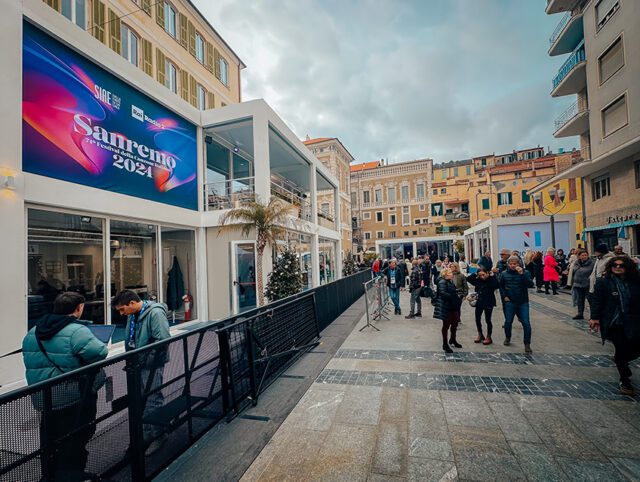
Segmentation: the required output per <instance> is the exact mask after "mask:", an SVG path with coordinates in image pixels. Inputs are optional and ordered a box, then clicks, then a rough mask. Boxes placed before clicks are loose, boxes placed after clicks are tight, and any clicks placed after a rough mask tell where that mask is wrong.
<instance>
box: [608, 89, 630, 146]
mask: <svg viewBox="0 0 640 482" xmlns="http://www.w3.org/2000/svg"><path fill="white" fill-rule="evenodd" d="M628 123H629V117H628V115H627V96H626V95H623V96H621V97H619V98H618V99H616V100H615V101H614V102H612V103H611V104H610V105H609V106H608V107H605V108H604V109H603V110H602V136H603V137H606V136H608V135H609V134H612V133H614V132H615V131H617V130H618V129H621V128H622V127H624V126H626V125H627V124H628Z"/></svg>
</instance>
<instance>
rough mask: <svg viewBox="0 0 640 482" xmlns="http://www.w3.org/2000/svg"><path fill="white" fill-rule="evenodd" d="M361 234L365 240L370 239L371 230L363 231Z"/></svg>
mask: <svg viewBox="0 0 640 482" xmlns="http://www.w3.org/2000/svg"><path fill="white" fill-rule="evenodd" d="M363 234H364V239H365V240H367V241H371V231H365V232H364V233H363Z"/></svg>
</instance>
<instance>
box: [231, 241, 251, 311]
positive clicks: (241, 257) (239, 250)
mask: <svg viewBox="0 0 640 482" xmlns="http://www.w3.org/2000/svg"><path fill="white" fill-rule="evenodd" d="M254 248H255V247H254V245H253V243H240V244H236V245H235V253H234V263H235V279H234V280H233V287H234V295H235V296H236V300H237V306H238V313H242V312H243V311H247V310H250V309H252V308H255V307H256V257H255V249H254Z"/></svg>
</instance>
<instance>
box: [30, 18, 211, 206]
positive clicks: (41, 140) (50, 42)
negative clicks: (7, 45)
mask: <svg viewBox="0 0 640 482" xmlns="http://www.w3.org/2000/svg"><path fill="white" fill-rule="evenodd" d="M22 92H23V94H22V95H23V97H22V133H23V135H22V139H23V141H22V142H23V146H22V149H23V150H22V153H23V154H22V168H23V170H24V171H26V172H31V173H34V174H40V175H42V176H47V177H52V178H56V179H62V180H64V181H69V182H73V183H77V184H83V185H85V186H91V187H95V188H99V189H105V190H107V191H113V192H117V193H121V194H128V195H130V196H135V197H139V198H144V199H149V200H152V201H157V202H161V203H165V204H171V205H174V206H180V207H184V208H188V209H194V210H196V209H198V197H197V154H196V153H197V148H196V127H195V126H194V125H193V124H191V123H189V122H187V121H186V120H185V119H183V118H182V117H179V116H177V115H176V114H174V113H173V112H172V111H170V110H168V109H167V108H165V107H163V106H162V105H160V104H159V103H157V102H155V101H153V100H151V99H150V98H149V97H147V96H146V95H144V94H142V93H141V92H140V91H138V90H136V89H135V88H134V87H132V86H131V85H129V84H127V83H125V82H123V81H122V80H120V79H119V78H117V77H116V76H114V75H112V74H111V73H109V72H107V71H106V70H104V69H102V68H100V67H98V66H97V65H96V64H95V63H93V62H91V61H89V60H87V59H86V58H85V57H83V56H81V55H80V54H78V53H77V52H75V51H74V50H72V49H70V48H68V47H67V46H65V45H63V44H62V43H61V42H59V41H57V40H55V39H53V38H52V37H50V36H49V35H47V34H45V33H44V32H42V31H40V30H39V29H37V28H36V27H34V26H33V25H31V24H30V23H28V22H26V21H25V22H24V33H23V91H22Z"/></svg>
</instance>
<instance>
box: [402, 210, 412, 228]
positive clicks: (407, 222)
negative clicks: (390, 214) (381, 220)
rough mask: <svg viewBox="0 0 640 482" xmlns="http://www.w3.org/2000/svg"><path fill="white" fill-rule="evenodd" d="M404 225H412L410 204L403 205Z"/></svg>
mask: <svg viewBox="0 0 640 482" xmlns="http://www.w3.org/2000/svg"><path fill="white" fill-rule="evenodd" d="M405 216H406V217H405ZM402 225H403V226H411V211H410V210H409V206H403V207H402Z"/></svg>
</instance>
